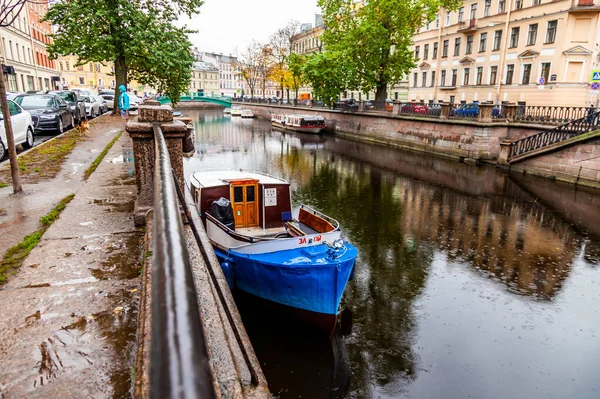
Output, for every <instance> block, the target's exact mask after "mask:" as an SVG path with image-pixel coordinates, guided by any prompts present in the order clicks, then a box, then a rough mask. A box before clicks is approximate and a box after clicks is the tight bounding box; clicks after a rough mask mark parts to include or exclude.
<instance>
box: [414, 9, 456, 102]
mask: <svg viewBox="0 0 600 399" xmlns="http://www.w3.org/2000/svg"><path fill="white" fill-rule="evenodd" d="M446 13H448V11H447V10H446V9H444V12H443V15H440V29H439V30H438V37H437V43H438V53H437V54H436V56H437V59H436V60H435V80H434V81H433V99H434V101H435V100H437V102H438V103H439V102H440V101H439V100H438V98H437V91H438V79H439V78H440V68H441V64H442V57H441V52H442V33H443V31H444V24H445V23H446V22H445V21H446ZM431 51H433V49H431ZM408 87H409V88H410V76H409V77H408Z"/></svg>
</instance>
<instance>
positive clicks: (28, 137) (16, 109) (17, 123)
mask: <svg viewBox="0 0 600 399" xmlns="http://www.w3.org/2000/svg"><path fill="white" fill-rule="evenodd" d="M8 110H9V111H10V121H11V122H12V130H13V138H14V139H15V145H19V144H21V145H22V146H23V147H24V148H31V147H33V132H34V127H33V121H32V119H31V114H30V113H29V112H27V111H25V110H24V109H23V108H21V107H20V106H19V105H17V104H16V103H15V102H14V101H11V100H8ZM3 119H4V118H3V117H2V113H0V122H1V123H0V161H1V160H3V159H4V158H5V157H6V155H7V154H8V147H7V143H8V141H7V139H6V130H4V120H3Z"/></svg>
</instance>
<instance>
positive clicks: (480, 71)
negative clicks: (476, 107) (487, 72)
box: [476, 67, 483, 86]
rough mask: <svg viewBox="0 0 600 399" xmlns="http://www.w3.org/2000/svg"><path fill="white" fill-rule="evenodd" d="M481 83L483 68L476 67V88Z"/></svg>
mask: <svg viewBox="0 0 600 399" xmlns="http://www.w3.org/2000/svg"><path fill="white" fill-rule="evenodd" d="M482 83H483V67H477V82H476V84H477V86H480V85H481V84H482Z"/></svg>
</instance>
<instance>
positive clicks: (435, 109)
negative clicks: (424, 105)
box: [428, 104, 442, 116]
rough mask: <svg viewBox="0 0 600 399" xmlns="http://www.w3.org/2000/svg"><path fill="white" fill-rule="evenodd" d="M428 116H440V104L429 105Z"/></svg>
mask: <svg viewBox="0 0 600 399" xmlns="http://www.w3.org/2000/svg"><path fill="white" fill-rule="evenodd" d="M428 114H429V115H433V116H440V115H441V114H442V106H441V105H440V104H429V110H428Z"/></svg>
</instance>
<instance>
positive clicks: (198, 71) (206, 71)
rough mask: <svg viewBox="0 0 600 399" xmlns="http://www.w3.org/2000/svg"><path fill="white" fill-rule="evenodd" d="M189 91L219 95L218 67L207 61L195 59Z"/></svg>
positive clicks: (206, 94)
mask: <svg viewBox="0 0 600 399" xmlns="http://www.w3.org/2000/svg"><path fill="white" fill-rule="evenodd" d="M189 91H190V93H198V94H203V95H205V96H219V95H220V93H221V92H220V90H219V68H217V67H216V66H214V65H213V64H211V63H209V62H203V61H196V62H194V66H193V68H192V80H191V82H190V90H189Z"/></svg>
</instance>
